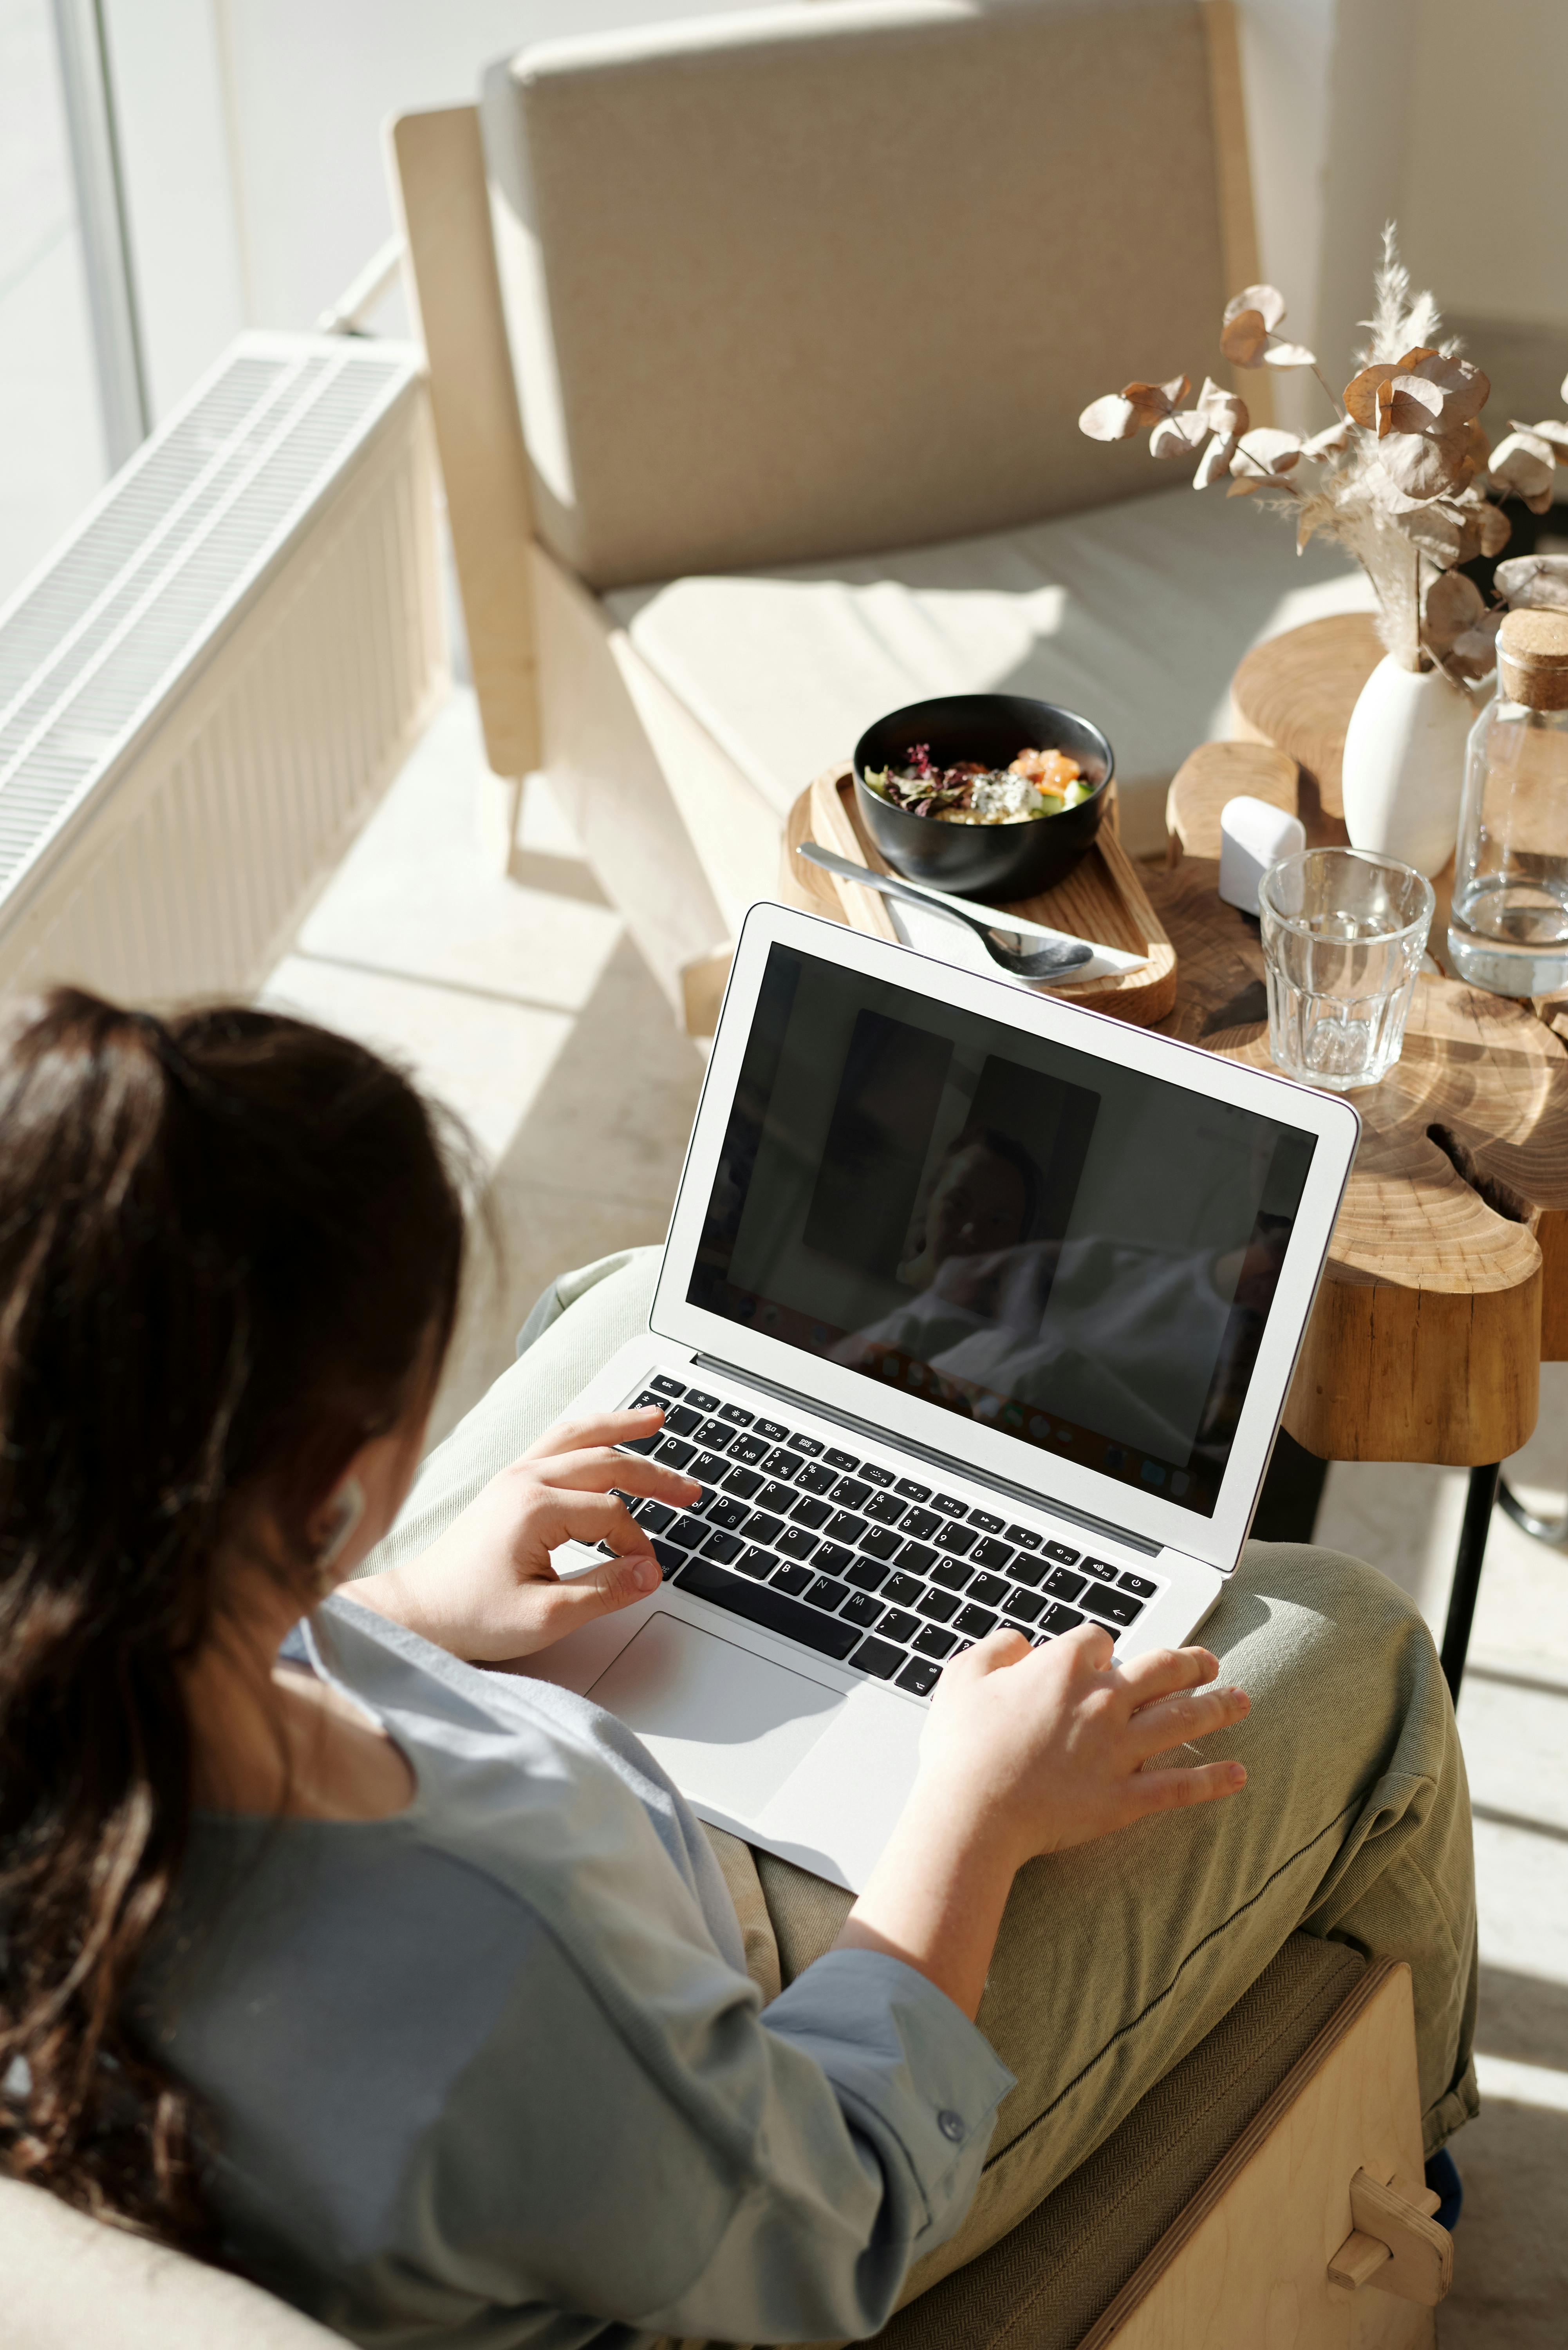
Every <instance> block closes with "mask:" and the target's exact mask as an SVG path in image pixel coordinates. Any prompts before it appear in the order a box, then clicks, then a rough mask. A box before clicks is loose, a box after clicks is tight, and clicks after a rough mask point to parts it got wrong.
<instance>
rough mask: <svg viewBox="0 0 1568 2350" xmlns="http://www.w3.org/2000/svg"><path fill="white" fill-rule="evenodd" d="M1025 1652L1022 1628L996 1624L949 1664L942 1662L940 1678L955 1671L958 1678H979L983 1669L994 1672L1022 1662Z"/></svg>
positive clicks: (1025, 1643) (984, 1672)
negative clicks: (1019, 1630)
mask: <svg viewBox="0 0 1568 2350" xmlns="http://www.w3.org/2000/svg"><path fill="white" fill-rule="evenodd" d="M1029 1653H1030V1649H1029V1643H1028V1641H1027V1640H1026V1639H1025V1638H1024V1637H1023V1633H1022V1632H1013V1631H1010V1630H1009V1629H1008V1627H1006V1626H1005V1625H999V1626H998V1627H997V1628H996V1630H995V1631H994V1632H988V1633H987V1634H986V1636H985V1638H984V1639H983V1640H977V1641H976V1642H975V1644H974V1646H973V1648H965V1649H964V1650H963V1651H962V1653H961V1655H959V1656H956V1657H955V1658H954V1659H953V1660H952V1662H951V1663H950V1664H948V1665H944V1666H943V1667H942V1679H943V1680H944V1681H946V1680H949V1679H951V1678H953V1677H954V1676H955V1675H956V1676H957V1678H958V1679H960V1680H982V1679H984V1677H985V1675H986V1674H987V1673H994V1672H996V1671H998V1670H1000V1669H1001V1668H1002V1666H1003V1665H1017V1664H1022V1663H1023V1659H1024V1658H1025V1657H1026V1656H1028V1655H1029ZM939 1686H940V1685H939Z"/></svg>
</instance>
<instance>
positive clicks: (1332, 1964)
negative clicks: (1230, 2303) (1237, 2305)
mask: <svg viewBox="0 0 1568 2350" xmlns="http://www.w3.org/2000/svg"><path fill="white" fill-rule="evenodd" d="M1365 1968H1366V1960H1365V1959H1363V1958H1362V1957H1361V1955H1360V1954H1359V1952H1357V1951H1355V1950H1347V1949H1345V1946H1344V1945H1343V1944H1342V1943H1339V1942H1320V1941H1316V1940H1314V1939H1313V1938H1312V1937H1311V1936H1310V1935H1306V1934H1293V1935H1292V1936H1291V1939H1290V1940H1289V1941H1288V1942H1287V1943H1286V1944H1285V1946H1284V1948H1283V1950H1281V1952H1280V1954H1279V1956H1278V1958H1276V1959H1275V1960H1274V1961H1273V1963H1272V1965H1271V1966H1269V1967H1267V1968H1266V1969H1265V1970H1264V1971H1263V1973H1262V1975H1260V1976H1259V1978H1258V1980H1257V1981H1256V1982H1255V1983H1254V1984H1253V1985H1252V1988H1251V1991H1248V1993H1247V1995H1246V1997H1245V1998H1244V1999H1242V2000H1241V2001H1239V2002H1238V2003H1237V2004H1236V2006H1234V2007H1233V2008H1232V2009H1231V2012H1230V2014H1229V2015H1228V2016H1226V2018H1225V2019H1224V2021H1223V2022H1221V2023H1219V2024H1216V2026H1215V2028H1214V2030H1213V2031H1212V2032H1211V2033H1210V2034H1209V2037H1208V2038H1207V2039H1206V2040H1202V2041H1200V2042H1199V2044H1198V2046H1197V2047H1196V2048H1195V2049H1193V2051H1192V2053H1191V2054H1190V2055H1189V2056H1186V2057H1184V2058H1183V2059H1182V2061H1181V2063H1180V2064H1178V2065H1176V2066H1175V2067H1174V2068H1173V2069H1172V2070H1171V2071H1170V2072H1168V2074H1166V2076H1165V2078H1164V2080H1163V2081H1161V2082H1160V2083H1159V2084H1158V2086H1157V2087H1155V2088H1153V2089H1151V2090H1150V2091H1149V2093H1148V2095H1147V2097H1145V2098H1143V2099H1142V2101H1141V2102H1140V2103H1139V2104H1138V2105H1137V2106H1134V2108H1133V2110H1132V2112H1131V2113H1130V2114H1129V2115H1128V2116H1127V2119H1126V2121H1125V2122H1123V2123H1122V2125H1121V2126H1120V2127H1119V2128H1118V2129H1116V2130H1115V2131H1113V2133H1112V2134H1111V2136H1110V2137H1108V2138H1107V2139H1106V2142H1105V2144H1104V2145H1103V2146H1102V2147H1100V2148H1099V2150H1098V2152H1097V2153H1095V2154H1092V2155H1091V2156H1090V2158H1089V2159H1088V2161H1087V2162H1085V2163H1082V2164H1081V2165H1080V2166H1079V2168H1077V2169H1076V2170H1075V2171H1074V2173H1073V2175H1072V2177H1071V2178H1066V2179H1064V2181H1063V2183H1062V2185H1061V2186H1060V2187H1058V2188H1057V2189H1056V2191H1055V2193H1054V2195H1048V2196H1047V2197H1046V2199H1045V2200H1044V2203H1042V2204H1040V2205H1039V2206H1038V2208H1037V2209H1036V2210H1033V2211H1032V2212H1031V2213H1030V2215H1029V2217H1028V2219H1027V2220H1023V2221H1022V2222H1021V2223H1020V2224H1019V2226H1018V2227H1016V2228H1014V2230H1012V2234H1011V2235H1010V2236H1004V2237H1003V2238H1002V2241H1001V2243H999V2244H996V2245H994V2246H993V2247H992V2250H991V2251H989V2252H986V2253H984V2254H982V2255H981V2258H980V2259H979V2260H978V2261H972V2262H971V2263H970V2265H969V2266H968V2268H963V2269H959V2270H957V2271H955V2272H954V2273H953V2274H952V2275H951V2276H950V2277H946V2278H944V2279H943V2281H942V2282H941V2283H940V2284H938V2285H933V2286H932V2288H931V2290H930V2292H929V2293H922V2294H921V2295H920V2296H919V2300H917V2301H913V2302H911V2303H909V2307H908V2308H907V2309H905V2310H903V2311H901V2312H900V2313H899V2314H898V2316H896V2317H895V2318H893V2319H892V2320H891V2322H890V2323H889V2324H888V2325H886V2326H884V2327H883V2329H882V2332H881V2333H880V2334H877V2335H876V2336H875V2337H874V2338H875V2339H876V2341H877V2342H878V2343H879V2344H881V2345H884V2350H952V2345H954V2344H956V2343H962V2345H964V2350H1000V2346H1001V2345H1003V2344H1007V2345H1011V2350H1022V2345H1027V2350H1074V2345H1076V2344H1077V2343H1078V2342H1080V2341H1081V2340H1082V2339H1083V2337H1084V2335H1085V2334H1086V2333H1087V2332H1088V2330H1089V2327H1090V2326H1091V2325H1092V2324H1094V2322H1095V2320H1096V2317H1098V2315H1099V2314H1100V2312H1101V2311H1102V2310H1103V2309H1105V2308H1106V2307H1108V2305H1109V2304H1110V2303H1111V2302H1112V2301H1114V2300H1115V2298H1116V2294H1117V2293H1119V2292H1120V2291H1121V2289H1122V2287H1123V2285H1124V2284H1126V2283H1127V2280H1128V2278H1129V2277H1130V2276H1131V2275H1132V2273H1133V2272H1134V2270H1135V2269H1136V2268H1137V2266H1138V2264H1139V2262H1141V2261H1142V2260H1144V2259H1145V2257H1146V2256H1147V2254H1148V2253H1149V2252H1151V2251H1153V2250H1154V2248H1155V2246H1156V2244H1158V2241H1159V2240H1160V2238H1161V2236H1162V2235H1163V2234H1164V2233H1165V2231H1166V2230H1167V2228H1168V2227H1169V2225H1170V2223H1171V2221H1172V2220H1174V2219H1175V2218H1176V2216H1177V2214H1178V2213H1179V2211H1180V2210H1182V2208H1183V2206H1184V2205H1186V2204H1187V2203H1189V2202H1190V2200H1191V2199H1192V2197H1193V2196H1194V2195H1195V2194H1196V2193H1197V2191H1198V2189H1199V2187H1200V2186H1201V2185H1202V2183H1203V2181H1204V2179H1205V2178H1208V2176H1209V2173H1210V2171H1211V2170H1212V2169H1213V2168H1214V2167H1215V2165H1216V2164H1217V2163H1218V2162H1219V2160H1220V2158H1221V2156H1222V2155H1223V2154H1225V2152H1226V2151H1227V2149H1228V2148H1229V2147H1231V2144H1232V2143H1233V2141H1234V2140H1235V2139H1236V2138H1237V2137H1240V2136H1241V2132H1242V2130H1244V2129H1245V2128H1246V2126H1247V2124H1248V2123H1249V2122H1250V2121H1251V2118H1252V2116H1253V2115H1254V2114H1255V2113H1257V2111H1258V2110H1259V2108H1260V2107H1261V2106H1262V2105H1264V2104H1265V2103H1266V2101H1267V2100H1268V2098H1269V2097H1271V2096H1272V2094H1273V2092H1274V2091H1275V2089H1277V2088H1278V2087H1279V2085H1280V2083H1281V2082H1282V2080H1283V2079H1284V2077H1285V2074H1287V2073H1288V2072H1289V2071H1290V2069H1291V2066H1292V2065H1293V2064H1294V2063H1295V2062H1296V2060H1297V2058H1298V2057H1299V2056H1303V2055H1304V2054H1305V2053H1306V2051H1307V2049H1308V2048H1309V2047H1310V2045H1311V2044H1312V2043H1313V2041H1314V2040H1315V2038H1316V2037H1317V2035H1318V2033H1320V2032H1321V2031H1322V2030H1323V2027H1324V2024H1325V2023H1326V2022H1328V2020H1329V2018H1330V2017H1331V2016H1332V2015H1333V2014H1334V2011H1335V2009H1336V2008H1338V2007H1340V2006H1341V2005H1342V2004H1343V2003H1344V2002H1345V2000H1346V1999H1347V1998H1348V1997H1349V1995H1350V1993H1351V1991H1354V1989H1355V1985H1356V1983H1357V1981H1359V1979H1360V1977H1361V1975H1362V1973H1363V1971H1364V1970H1365ZM1195 2338H1196V2337H1195ZM1346 2338H1347V2339H1348V2335H1347V2337H1346ZM1259 2350H1262V2345H1259Z"/></svg>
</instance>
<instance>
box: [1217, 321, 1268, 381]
mask: <svg viewBox="0 0 1568 2350" xmlns="http://www.w3.org/2000/svg"><path fill="white" fill-rule="evenodd" d="M1268 348H1269V330H1268V328H1267V327H1266V326H1265V325H1264V324H1263V314H1262V311H1261V310H1240V311H1238V312H1237V314H1236V316H1235V317H1233V318H1231V319H1230V320H1229V321H1228V322H1227V324H1226V325H1225V326H1223V327H1222V328H1220V349H1221V351H1223V353H1224V354H1225V357H1226V358H1227V359H1229V360H1230V362H1231V366H1232V367H1243V368H1255V367H1262V364H1263V354H1264V352H1265V351H1266V350H1267V349H1268Z"/></svg>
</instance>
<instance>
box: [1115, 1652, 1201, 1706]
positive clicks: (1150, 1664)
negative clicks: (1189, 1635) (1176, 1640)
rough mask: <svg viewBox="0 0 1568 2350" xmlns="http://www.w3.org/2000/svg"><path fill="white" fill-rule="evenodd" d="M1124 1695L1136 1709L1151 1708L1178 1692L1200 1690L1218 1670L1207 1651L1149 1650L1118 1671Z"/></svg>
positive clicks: (1129, 1661) (1131, 1659)
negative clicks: (1141, 1707)
mask: <svg viewBox="0 0 1568 2350" xmlns="http://www.w3.org/2000/svg"><path fill="white" fill-rule="evenodd" d="M1219 1669H1220V1659H1219V1658H1218V1657H1216V1656H1213V1655H1211V1654H1210V1651H1209V1649H1207V1648H1151V1649H1150V1650H1149V1651H1148V1653H1147V1656H1142V1657H1132V1658H1129V1659H1128V1660H1127V1663H1126V1664H1125V1665H1123V1666H1121V1667H1120V1677H1121V1685H1122V1689H1123V1691H1124V1693H1125V1694H1126V1696H1127V1698H1128V1699H1129V1700H1130V1701H1131V1703H1132V1704H1133V1706H1134V1707H1135V1708H1137V1707H1138V1706H1144V1705H1153V1704H1155V1703H1156V1702H1157V1701H1158V1700H1159V1699H1160V1698H1164V1697H1170V1696H1173V1695H1174V1694H1175V1693H1176V1691H1177V1690H1189V1689H1201V1688H1202V1686H1203V1684H1204V1683H1205V1681H1211V1680H1212V1679H1214V1676H1215V1674H1216V1673H1217V1672H1218V1671H1219Z"/></svg>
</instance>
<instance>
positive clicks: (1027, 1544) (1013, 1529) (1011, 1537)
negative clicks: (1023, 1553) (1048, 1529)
mask: <svg viewBox="0 0 1568 2350" xmlns="http://www.w3.org/2000/svg"><path fill="white" fill-rule="evenodd" d="M1007 1539H1008V1541H1009V1542H1010V1543H1016V1544H1018V1547H1019V1549H1020V1550H1038V1549H1039V1547H1040V1537H1039V1535H1038V1534H1032V1533H1031V1532H1030V1530H1029V1528H1028V1527H1027V1526H1009V1527H1008V1529H1007Z"/></svg>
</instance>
